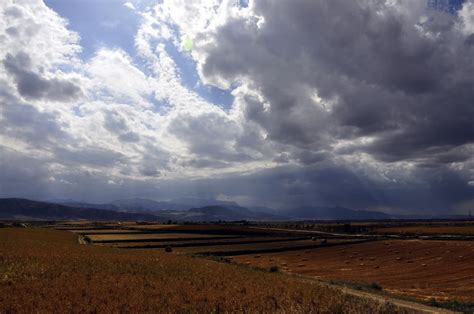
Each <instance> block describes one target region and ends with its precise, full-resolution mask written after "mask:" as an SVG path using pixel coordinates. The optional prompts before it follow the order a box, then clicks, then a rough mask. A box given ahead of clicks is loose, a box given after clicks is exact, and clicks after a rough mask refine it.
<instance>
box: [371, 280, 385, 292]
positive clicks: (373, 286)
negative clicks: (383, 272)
mask: <svg viewBox="0 0 474 314" xmlns="http://www.w3.org/2000/svg"><path fill="white" fill-rule="evenodd" d="M370 288H372V289H374V290H382V286H381V285H380V284H379V283H378V282H375V281H374V282H372V283H371V284H370Z"/></svg>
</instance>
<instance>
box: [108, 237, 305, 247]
mask: <svg viewBox="0 0 474 314" xmlns="http://www.w3.org/2000/svg"><path fill="white" fill-rule="evenodd" d="M300 240H303V238H277V237H233V238H219V237H217V238H216V237H214V238H206V239H202V240H195V239H189V240H186V241H168V242H160V243H156V242H140V243H113V244H112V245H113V246H116V247H120V248H164V247H167V246H171V247H173V248H175V247H198V246H200V247H207V246H223V245H237V244H256V243H271V242H284V241H300Z"/></svg>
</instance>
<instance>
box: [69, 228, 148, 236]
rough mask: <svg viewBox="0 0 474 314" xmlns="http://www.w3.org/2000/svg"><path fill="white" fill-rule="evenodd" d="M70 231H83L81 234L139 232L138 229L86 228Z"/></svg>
mask: <svg viewBox="0 0 474 314" xmlns="http://www.w3.org/2000/svg"><path fill="white" fill-rule="evenodd" d="M70 231H71V232H72V233H83V234H88V235H92V234H128V233H131V234H136V233H140V231H139V230H128V229H88V230H77V229H76V230H70Z"/></svg>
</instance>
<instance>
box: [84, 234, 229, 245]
mask: <svg viewBox="0 0 474 314" xmlns="http://www.w3.org/2000/svg"><path fill="white" fill-rule="evenodd" d="M87 237H88V238H89V239H90V240H91V241H92V242H94V243H112V242H155V241H183V240H188V239H189V240H192V239H217V238H225V239H227V238H235V237H236V236H233V235H208V234H194V233H159V234H153V233H150V234H148V233H138V234H93V235H88V236H87Z"/></svg>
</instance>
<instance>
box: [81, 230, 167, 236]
mask: <svg viewBox="0 0 474 314" xmlns="http://www.w3.org/2000/svg"><path fill="white" fill-rule="evenodd" d="M96 230H97V229H96ZM75 233H76V234H79V235H114V234H154V233H158V232H146V231H123V232H117V231H111V232H75ZM161 233H162V232H161Z"/></svg>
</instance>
